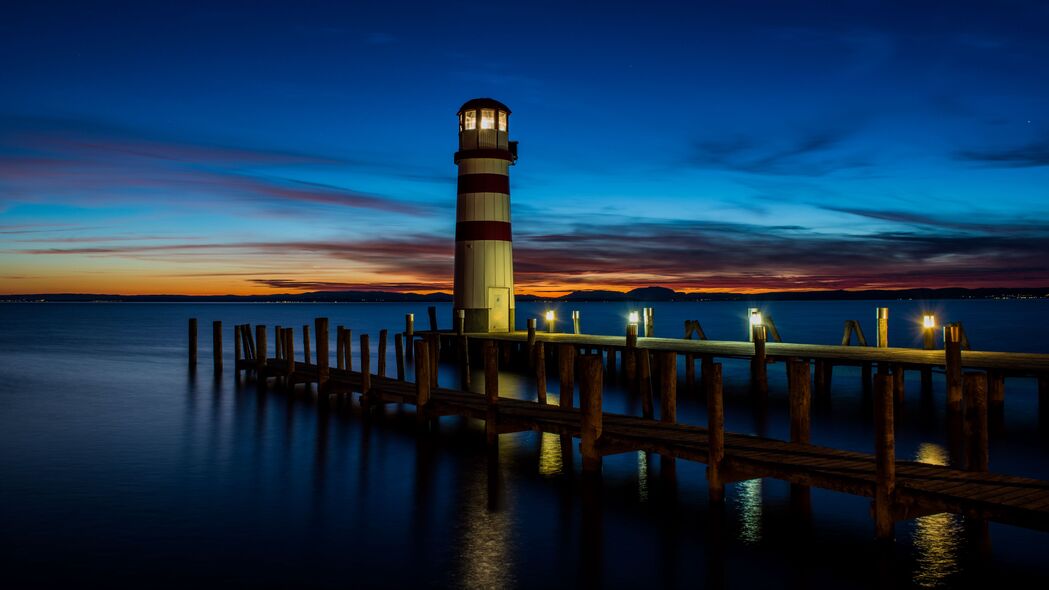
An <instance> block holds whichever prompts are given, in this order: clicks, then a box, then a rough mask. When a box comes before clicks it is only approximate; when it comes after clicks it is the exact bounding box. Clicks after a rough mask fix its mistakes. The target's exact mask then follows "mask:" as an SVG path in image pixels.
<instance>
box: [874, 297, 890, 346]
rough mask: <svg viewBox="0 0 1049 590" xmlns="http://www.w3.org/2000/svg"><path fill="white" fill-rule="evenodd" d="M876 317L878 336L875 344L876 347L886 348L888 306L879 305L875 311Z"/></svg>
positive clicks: (887, 343)
mask: <svg viewBox="0 0 1049 590" xmlns="http://www.w3.org/2000/svg"><path fill="white" fill-rule="evenodd" d="M876 315H877V319H878V337H877V346H878V348H888V346H889V308H888V307H879V308H878V312H877V314H876Z"/></svg>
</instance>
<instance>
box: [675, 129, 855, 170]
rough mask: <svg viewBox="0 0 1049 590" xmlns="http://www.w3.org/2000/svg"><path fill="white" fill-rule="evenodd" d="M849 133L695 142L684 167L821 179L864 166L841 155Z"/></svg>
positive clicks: (830, 131)
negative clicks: (780, 138) (782, 138)
mask: <svg viewBox="0 0 1049 590" xmlns="http://www.w3.org/2000/svg"><path fill="white" fill-rule="evenodd" d="M849 135H850V131H849V130H846V129H844V128H840V129H822V130H817V131H809V132H804V133H801V134H799V135H796V136H794V137H791V138H788V139H785V140H780V141H774V140H770V139H759V138H756V137H748V136H743V135H739V136H735V137H730V138H727V139H721V140H703V141H698V142H696V143H695V144H694V145H693V146H692V151H691V153H690V154H689V157H688V163H689V164H691V165H693V166H696V167H699V168H713V169H720V170H729V171H733V172H745V173H748V174H770V175H781V176H825V175H828V174H833V173H835V172H841V171H844V170H850V169H856V168H862V167H865V166H866V165H867V162H866V161H865V160H863V159H861V158H858V157H856V156H849V155H844V154H843V153H841V151H840V149H839V148H840V147H841V144H842V143H843V142H844V141H845V139H846V138H847V137H848V136H849Z"/></svg>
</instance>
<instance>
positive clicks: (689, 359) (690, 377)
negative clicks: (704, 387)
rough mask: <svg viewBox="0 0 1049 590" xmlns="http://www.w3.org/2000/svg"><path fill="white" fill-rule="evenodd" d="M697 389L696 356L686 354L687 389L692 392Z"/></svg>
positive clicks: (689, 353)
mask: <svg viewBox="0 0 1049 590" xmlns="http://www.w3.org/2000/svg"><path fill="white" fill-rule="evenodd" d="M695 387H696V355H695V354H693V353H691V352H687V353H685V388H686V389H687V390H688V391H689V392H691V391H693V390H694V389H695Z"/></svg>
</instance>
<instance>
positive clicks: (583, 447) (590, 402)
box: [579, 353, 673, 474]
mask: <svg viewBox="0 0 1049 590" xmlns="http://www.w3.org/2000/svg"><path fill="white" fill-rule="evenodd" d="M670 354H673V353H670ZM601 369H602V367H601V358H600V357H598V356H590V355H588V356H584V357H580V359H579V400H580V403H579V405H580V406H582V410H583V412H582V413H583V415H582V426H581V428H580V432H579V435H580V439H581V442H580V451H581V453H582V455H583V473H587V474H596V473H599V472H600V471H601V452H600V450H599V444H600V442H601V431H602V429H603V414H602V410H601V390H602V388H603V386H604V383H603V377H602V375H603V371H602V370H601Z"/></svg>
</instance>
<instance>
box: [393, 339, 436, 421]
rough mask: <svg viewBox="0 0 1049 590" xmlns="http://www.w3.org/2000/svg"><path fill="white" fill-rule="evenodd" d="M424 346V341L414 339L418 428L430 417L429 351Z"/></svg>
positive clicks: (416, 418)
mask: <svg viewBox="0 0 1049 590" xmlns="http://www.w3.org/2000/svg"><path fill="white" fill-rule="evenodd" d="M398 336H400V334H398ZM426 347H427V344H426V342H425V341H423V340H416V341H415V423H416V425H417V426H418V427H419V428H423V427H425V426H426V424H427V423H428V421H429V419H430V362H429V359H430V352H429V351H428V350H426Z"/></svg>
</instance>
